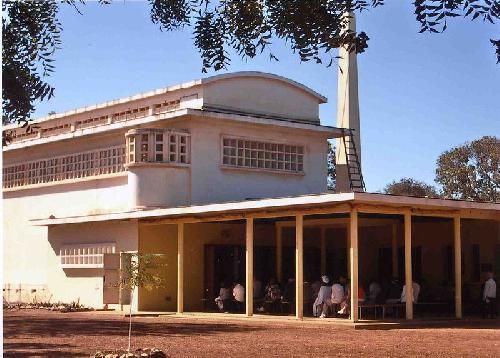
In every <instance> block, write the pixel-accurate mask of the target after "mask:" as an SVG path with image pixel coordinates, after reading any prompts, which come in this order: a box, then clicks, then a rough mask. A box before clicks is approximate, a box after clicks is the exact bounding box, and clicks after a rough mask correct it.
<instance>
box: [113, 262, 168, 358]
mask: <svg viewBox="0 0 500 358" xmlns="http://www.w3.org/2000/svg"><path fill="white" fill-rule="evenodd" d="M122 255H126V256H128V257H127V260H126V264H125V265H124V266H123V268H122V269H121V271H122V272H121V276H122V280H121V282H120V285H121V287H122V288H125V289H129V290H130V301H131V302H130V310H129V326H128V348H127V352H128V353H130V343H131V337H132V297H133V294H134V289H136V288H145V289H147V290H152V289H155V288H161V287H164V286H165V284H166V280H165V275H162V274H161V273H160V272H159V271H158V270H159V269H160V268H162V267H165V266H166V263H165V259H164V256H163V255H161V254H149V253H140V252H135V253H122Z"/></svg>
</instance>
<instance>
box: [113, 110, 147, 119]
mask: <svg viewBox="0 0 500 358" xmlns="http://www.w3.org/2000/svg"><path fill="white" fill-rule="evenodd" d="M148 109H149V107H140V108H134V109H129V110H128V111H123V112H116V113H114V114H113V122H122V121H128V120H131V119H136V118H142V117H146V116H147V115H148Z"/></svg>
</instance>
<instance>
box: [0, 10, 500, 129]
mask: <svg viewBox="0 0 500 358" xmlns="http://www.w3.org/2000/svg"><path fill="white" fill-rule="evenodd" d="M111 1H112V0H99V3H102V4H106V3H110V2H111ZM149 3H150V5H151V21H152V22H153V23H154V24H157V25H159V27H160V30H166V31H171V30H176V29H184V28H191V31H192V33H193V39H194V45H195V47H196V48H197V49H198V50H199V52H200V55H201V58H202V71H207V70H208V69H214V70H216V71H217V70H221V69H223V68H226V67H227V66H228V65H229V63H230V57H229V50H230V49H233V50H235V51H236V53H237V54H238V55H239V56H241V57H242V58H253V57H255V56H257V55H258V54H261V53H263V52H264V51H265V50H267V49H269V48H270V45H271V43H272V41H273V40H274V39H282V40H285V41H286V43H287V44H288V46H289V47H290V50H291V51H292V52H293V53H296V54H298V56H299V57H300V60H301V61H310V60H313V61H315V62H317V63H325V64H326V65H327V66H330V65H332V63H333V62H334V61H335V59H336V56H335V55H333V54H332V53H333V51H332V50H333V49H335V48H338V47H339V46H346V47H347V48H348V49H349V50H350V51H355V52H357V53H361V52H363V51H365V50H366V48H367V47H368V36H367V34H366V33H365V32H362V31H361V32H357V33H353V32H350V31H345V27H346V22H347V20H348V18H347V17H346V15H345V14H346V13H349V12H362V11H365V10H368V9H370V8H376V7H378V6H380V5H383V4H384V0H279V1H278V0H149ZM60 4H62V5H68V4H69V5H71V6H74V7H75V9H76V10H77V11H78V12H80V10H79V9H78V6H79V5H80V4H85V1H84V0H62V1H58V0H44V1H32V0H4V1H3V2H2V10H3V15H2V28H3V33H4V36H3V49H2V60H3V64H2V70H3V73H4V80H3V91H2V102H3V107H4V111H3V116H2V121H3V123H4V124H6V123H15V122H17V123H24V124H25V125H26V126H27V123H28V122H27V121H28V120H29V117H30V115H31V114H32V113H33V111H34V103H35V102H36V101H38V100H44V99H46V98H50V97H51V96H53V94H54V88H53V87H51V86H50V85H49V84H48V83H46V82H45V78H46V77H47V76H48V75H49V74H50V73H51V72H52V71H53V70H54V66H53V64H52V63H53V59H54V52H55V50H56V49H58V48H59V47H60V45H61V40H60V32H61V29H62V27H61V24H60V22H59V20H58V18H57V14H58V6H60ZM413 5H414V11H415V16H416V20H417V21H418V22H419V23H420V25H421V30H420V32H425V31H427V32H431V33H434V32H442V31H444V30H446V28H447V26H448V21H449V19H450V18H456V17H460V16H463V17H465V18H470V19H472V20H475V19H482V20H483V21H489V22H491V23H495V21H496V20H498V18H499V17H500V0H415V1H414V3H413ZM491 41H492V43H493V44H494V45H495V46H496V48H497V59H498V61H500V40H491ZM266 53H267V54H268V55H269V57H270V58H271V59H275V60H277V58H276V57H275V56H274V55H273V54H272V52H270V51H269V52H266ZM27 130H29V126H27Z"/></svg>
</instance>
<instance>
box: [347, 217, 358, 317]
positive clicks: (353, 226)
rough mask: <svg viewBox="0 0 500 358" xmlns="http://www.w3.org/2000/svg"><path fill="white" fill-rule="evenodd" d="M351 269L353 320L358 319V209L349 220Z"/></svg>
mask: <svg viewBox="0 0 500 358" xmlns="http://www.w3.org/2000/svg"><path fill="white" fill-rule="evenodd" d="M349 271H350V276H351V321H353V322H357V321H358V211H357V210H356V209H352V211H351V218H350V220H349Z"/></svg>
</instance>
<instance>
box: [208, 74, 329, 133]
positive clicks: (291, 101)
mask: <svg viewBox="0 0 500 358" xmlns="http://www.w3.org/2000/svg"><path fill="white" fill-rule="evenodd" d="M203 105H204V106H219V107H228V108H233V109H238V110H241V111H248V112H250V113H265V114H270V115H276V116H281V117H286V118H291V119H292V118H293V119H302V120H304V121H307V122H313V123H317V124H319V102H318V98H316V97H314V96H312V95H311V94H308V93H306V92H305V91H304V90H303V89H301V88H298V87H296V86H292V85H290V84H289V83H285V82H282V81H278V80H274V79H269V78H262V77H241V78H238V77H234V78H227V79H223V80H220V81H215V82H210V83H207V84H205V85H204V89H203Z"/></svg>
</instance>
